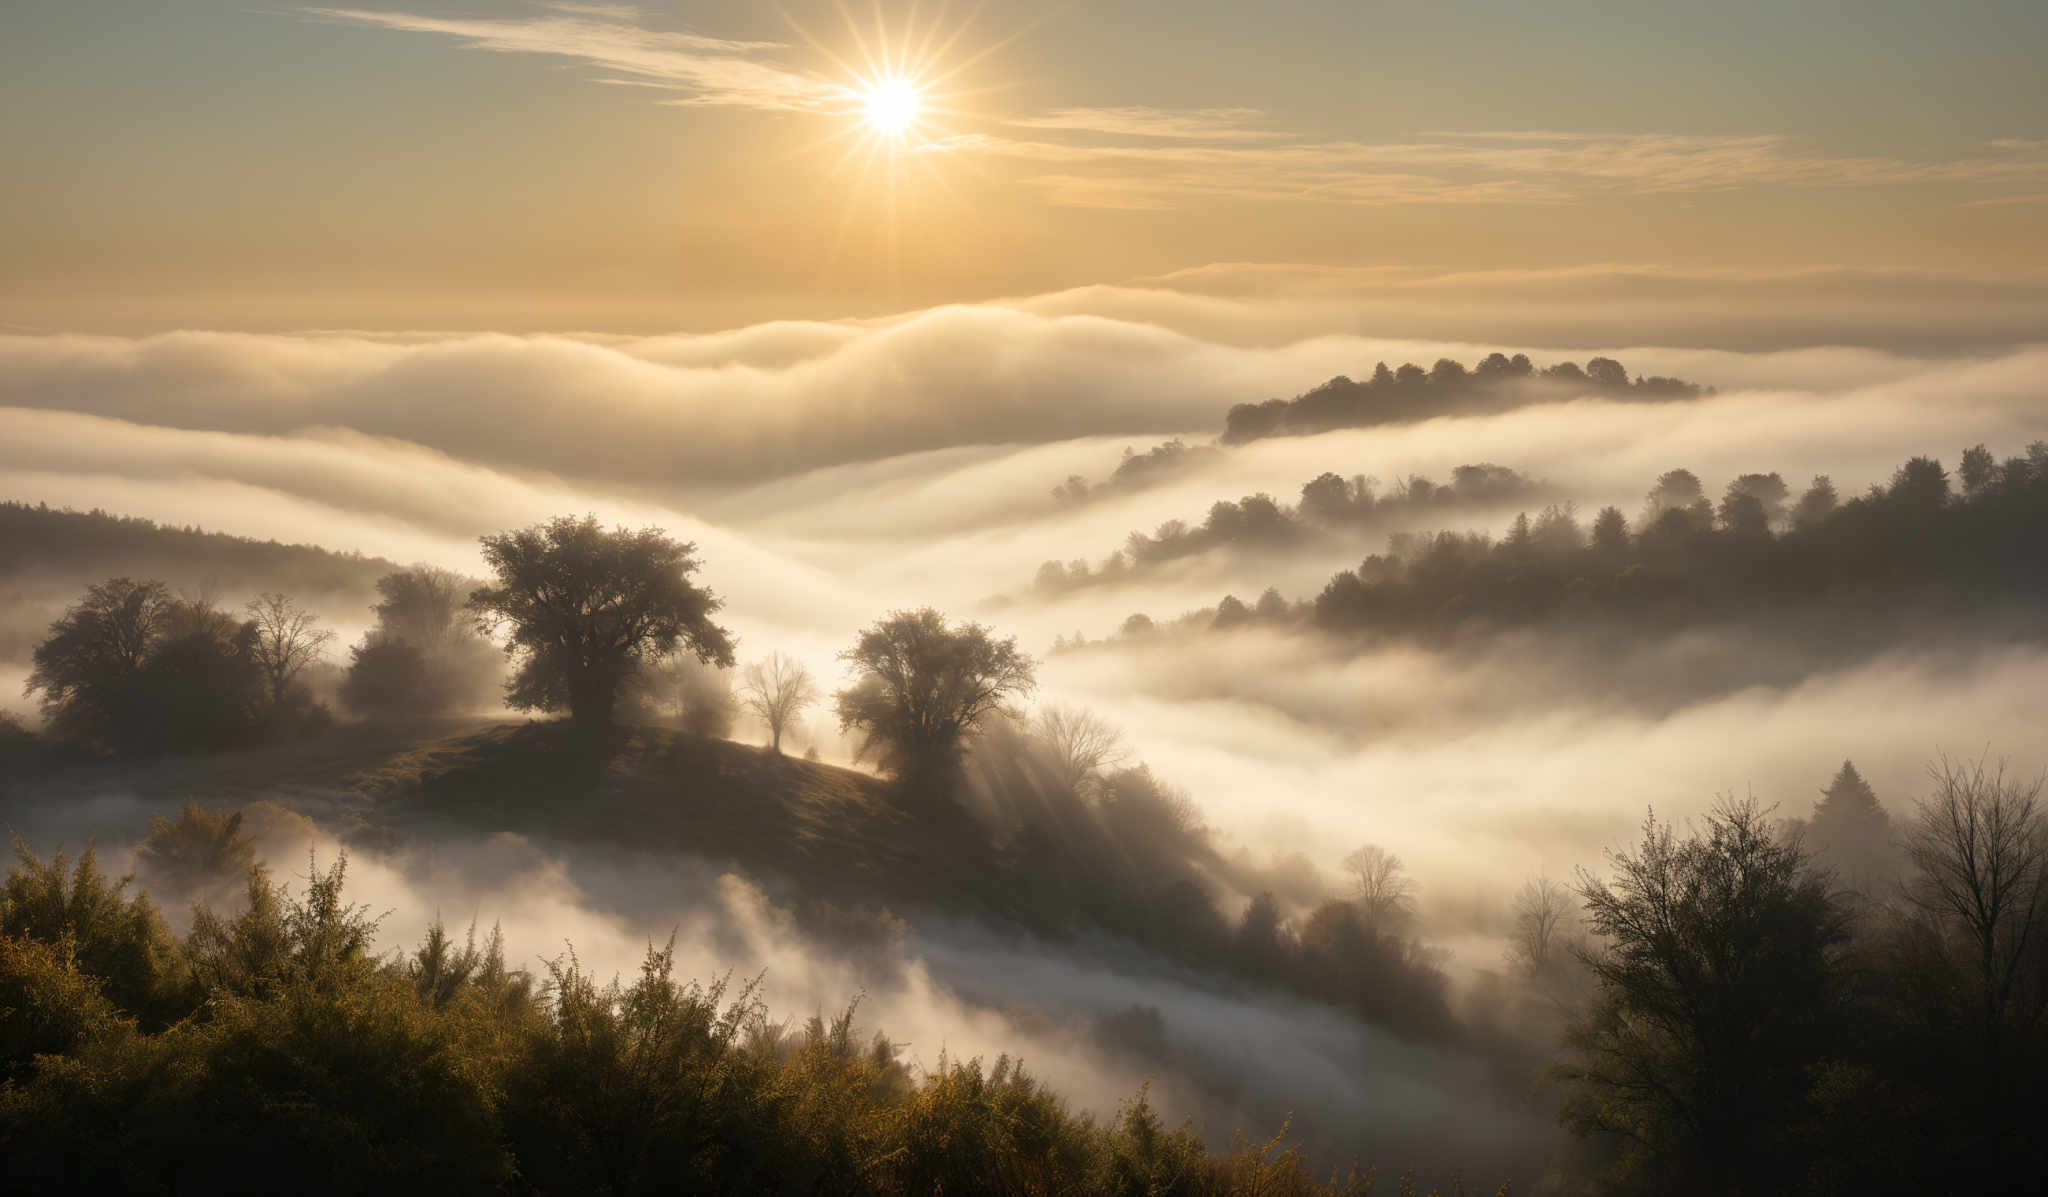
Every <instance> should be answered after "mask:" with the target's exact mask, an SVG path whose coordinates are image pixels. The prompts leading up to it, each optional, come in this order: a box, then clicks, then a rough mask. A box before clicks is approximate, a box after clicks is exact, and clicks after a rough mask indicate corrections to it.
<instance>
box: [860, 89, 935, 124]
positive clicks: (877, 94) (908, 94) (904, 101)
mask: <svg viewBox="0 0 2048 1197" xmlns="http://www.w3.org/2000/svg"><path fill="white" fill-rule="evenodd" d="M920 107H921V105H920V104H919V103H918V96H917V85H916V84H914V83H912V82H911V81H910V80H908V79H882V80H879V81H877V82H876V83H874V84H872V85H870V86H869V87H868V90H867V95H866V97H865V104H864V110H865V116H866V119H867V123H868V126H869V127H870V128H872V129H874V130H875V131H876V132H879V133H884V134H887V135H888V136H890V137H901V136H903V134H904V133H905V132H907V131H908V130H909V128H910V125H911V122H912V121H915V120H916V119H917V113H918V109H919V108H920Z"/></svg>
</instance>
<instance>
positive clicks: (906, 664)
mask: <svg viewBox="0 0 2048 1197" xmlns="http://www.w3.org/2000/svg"><path fill="white" fill-rule="evenodd" d="M839 656H840V659H841V660H843V661H845V662H847V663H848V664H849V665H850V666H852V668H853V672H854V682H853V684H852V685H851V686H848V687H847V688H846V689H844V690H841V691H839V693H838V695H837V696H836V697H837V700H838V710H839V726H840V730H842V731H853V730H858V731H859V732H860V733H861V734H862V736H863V740H862V743H861V753H862V755H864V756H867V755H872V756H874V757H876V758H877V759H879V760H880V761H881V763H882V764H883V765H884V766H885V767H887V768H888V769H890V770H891V771H892V772H894V773H895V774H896V775H897V776H899V777H902V778H906V779H918V780H927V781H937V780H939V779H941V778H942V777H944V775H946V774H947V773H949V772H950V771H951V770H952V769H953V768H955V767H956V766H957V765H958V764H959V760H960V754H961V752H962V750H963V749H964V748H965V747H966V744H967V741H968V740H969V739H970V738H972V737H973V735H974V733H975V732H976V731H977V730H979V729H980V727H981V725H982V723H983V722H984V721H985V720H987V719H988V718H989V716H991V715H994V714H995V713H996V712H998V711H1001V710H1003V709H1004V708H1005V706H1006V705H1007V704H1008V703H1009V700H1010V699H1011V698H1013V697H1016V696H1020V695H1024V694H1028V693H1030V692H1031V690H1032V688H1033V687H1034V686H1035V685H1036V682H1035V680H1034V678H1033V669H1032V663H1031V658H1030V657H1028V656H1025V655H1024V654H1023V653H1021V652H1019V651H1017V640H1016V637H1014V636H1012V637H1007V638H1004V639H1000V640H999V639H997V638H996V637H995V636H993V635H991V634H990V633H989V630H988V629H987V628H985V627H983V626H982V625H980V624H978V623H963V624H961V625H960V626H958V627H957V628H956V627H949V626H948V625H947V623H946V618H945V616H943V615H941V614H939V613H938V612H937V611H934V610H933V609H931V608H930V607H926V608H923V609H922V610H918V611H898V612H895V613H894V614H892V615H890V616H889V617H888V618H887V619H884V620H881V621H880V622H878V623H876V624H875V625H874V626H872V627H870V628H868V629H867V630H866V631H864V632H862V633H861V635H860V640H859V642H858V643H856V644H855V645H854V646H853V647H852V648H850V649H848V650H846V651H845V652H843V653H841V654H839Z"/></svg>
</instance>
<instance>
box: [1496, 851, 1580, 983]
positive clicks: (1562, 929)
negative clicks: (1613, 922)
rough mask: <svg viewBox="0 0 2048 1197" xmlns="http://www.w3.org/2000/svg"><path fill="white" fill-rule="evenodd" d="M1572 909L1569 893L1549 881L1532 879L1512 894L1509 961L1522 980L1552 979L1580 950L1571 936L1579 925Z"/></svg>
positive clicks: (1546, 878) (1576, 915)
mask: <svg viewBox="0 0 2048 1197" xmlns="http://www.w3.org/2000/svg"><path fill="white" fill-rule="evenodd" d="M1573 905H1574V904H1573V901H1572V893H1571V891H1570V890H1569V889H1567V888H1565V887H1564V885H1562V884H1560V883H1559V882H1556V881H1553V880H1551V879H1550V878H1548V877H1535V878H1531V879H1530V880H1529V881H1527V882H1525V883H1523V885H1522V888H1521V889H1519V890H1517V891H1516V892H1515V897H1514V903H1513V905H1512V907H1511V908H1510V910H1511V913H1512V914H1513V916H1514V930H1513V932H1512V933H1511V935H1510V936H1509V939H1508V960H1509V962H1510V963H1512V964H1513V965H1514V966H1515V968H1516V970H1517V971H1519V972H1520V973H1521V974H1522V975H1523V976H1525V977H1528V978H1529V979H1531V980H1535V981H1541V980H1543V979H1545V978H1548V977H1550V976H1552V975H1553V974H1555V973H1556V972H1557V971H1558V969H1559V968H1561V967H1562V966H1563V965H1564V964H1565V962H1566V961H1567V960H1569V959H1570V958H1571V952H1572V950H1573V949H1574V948H1577V947H1581V946H1582V945H1581V944H1580V943H1579V941H1578V939H1577V937H1576V936H1574V935H1573V934H1572V931H1573V928H1574V926H1575V925H1576V923H1577V922H1578V913H1577V911H1575V910H1574V909H1573Z"/></svg>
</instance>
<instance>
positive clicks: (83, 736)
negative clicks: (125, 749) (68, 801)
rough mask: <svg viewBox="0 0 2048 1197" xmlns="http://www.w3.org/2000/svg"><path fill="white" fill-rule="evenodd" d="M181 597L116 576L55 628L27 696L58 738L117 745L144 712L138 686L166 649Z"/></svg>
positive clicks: (39, 649)
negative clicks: (36, 701)
mask: <svg viewBox="0 0 2048 1197" xmlns="http://www.w3.org/2000/svg"><path fill="white" fill-rule="evenodd" d="M175 603H176V600H175V599H173V598H172V597H171V595H170V592H169V591H168V590H167V589H166V588H165V586H164V584H163V583H161V582H137V581H134V580H133V579H130V578H112V579H109V580H108V581H106V582H102V583H100V584H98V585H95V586H91V587H88V588H87V589H86V592H85V597H84V598H82V599H80V600H79V601H78V603H77V604H75V605H74V606H72V607H71V608H70V609H69V610H67V611H66V612H64V615H63V617H62V618H60V619H58V620H57V622H55V623H53V624H51V625H50V634H49V637H48V638H47V639H45V640H44V641H43V642H42V643H41V644H39V645H37V646H36V650H35V657H34V661H33V665H34V667H33V669H32V670H31V671H30V673H29V675H28V685H27V687H26V692H27V693H29V694H37V693H40V694H41V695H42V704H43V718H44V719H45V720H47V721H48V723H49V728H50V732H51V734H52V735H54V736H56V737H58V738H59V739H66V740H74V741H80V742H86V743H94V744H100V745H104V746H107V747H117V746H118V745H119V744H120V742H122V741H123V740H125V739H126V738H127V736H128V735H129V732H130V729H131V725H132V724H133V723H134V721H135V720H136V718H137V717H138V715H139V712H138V711H137V710H136V709H135V700H136V698H137V694H136V692H135V685H134V683H135V681H136V679H137V676H138V675H139V674H140V673H141V671H142V669H143V667H144V666H145V665H147V664H148V663H149V659H150V657H151V656H152V655H153V654H154V653H155V652H156V650H157V649H158V648H159V647H160V646H161V644H162V641H163V638H164V632H165V628H166V626H167V624H168V622H169V615H170V610H171V608H172V607H173V606H174V605H175Z"/></svg>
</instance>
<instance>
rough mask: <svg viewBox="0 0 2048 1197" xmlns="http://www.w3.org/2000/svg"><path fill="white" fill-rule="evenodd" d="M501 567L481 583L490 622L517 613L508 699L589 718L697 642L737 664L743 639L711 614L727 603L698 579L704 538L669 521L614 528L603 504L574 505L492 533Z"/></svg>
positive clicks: (481, 609)
mask: <svg viewBox="0 0 2048 1197" xmlns="http://www.w3.org/2000/svg"><path fill="white" fill-rule="evenodd" d="M482 543H483V552H484V560H485V562H486V563H488V564H489V566H490V567H491V572H492V573H493V574H495V575H496V580H495V581H494V582H492V583H491V584H489V585H485V586H481V587H478V588H477V589H476V590H475V591H473V592H472V593H471V594H470V604H471V606H473V607H474V608H475V609H476V610H477V612H478V613H479V620H480V622H481V623H482V625H484V626H486V627H490V626H494V625H496V624H498V623H500V622H503V623H507V624H510V625H511V636H510V638H509V639H508V641H507V642H506V645H505V651H506V653H507V654H509V655H511V656H512V657H513V658H514V659H515V660H517V661H518V669H517V672H516V673H515V674H514V675H513V678H512V682H511V684H510V685H509V687H508V690H507V695H506V701H507V702H508V703H509V704H510V705H512V706H514V707H517V708H520V709H522V710H548V711H552V710H561V709H563V708H565V707H566V708H567V709H568V711H569V715H570V717H571V718H572V719H574V720H575V721H576V722H577V723H579V724H583V725H586V726H603V725H608V724H610V723H611V721H612V712H613V708H614V707H615V705H616V704H617V701H618V694H619V686H620V684H621V683H623V682H624V681H625V680H626V678H627V677H629V676H630V675H632V674H633V673H634V672H635V671H636V670H638V669H639V667H640V665H641V663H642V662H643V661H651V660H655V659H657V658H660V657H662V656H665V655H667V654H669V653H672V652H674V651H676V649H677V647H678V646H679V645H686V646H688V648H689V649H690V651H692V652H694V653H695V654H696V655H697V657H698V659H699V660H701V661H703V662H705V663H706V664H715V665H718V666H721V667H729V666H731V665H732V639H731V638H730V637H729V636H728V635H727V634H726V631H725V629H724V628H722V627H719V626H718V625H717V624H715V623H713V622H711V616H712V615H713V613H715V612H716V611H717V610H718V609H719V607H720V606H722V605H723V604H721V603H720V602H719V600H718V599H717V598H716V597H714V596H713V595H712V594H711V592H710V591H708V590H705V589H702V588H701V587H698V586H694V585H692V584H691V583H690V580H689V575H690V574H691V573H693V572H695V570H696V568H697V558H696V557H695V555H694V554H695V551H696V546H695V545H693V544H690V543H688V542H685V541H678V540H675V539H673V538H672V537H670V536H669V535H668V534H667V533H666V532H664V531H662V530H661V529H659V528H643V529H640V530H639V531H637V532H636V531H631V530H628V529H626V528H619V529H616V530H614V531H611V532H607V531H605V530H604V529H603V528H600V527H599V526H598V523H597V520H596V518H595V517H592V516H585V517H584V518H582V519H580V520H579V519H576V518H574V517H573V516H562V517H559V518H557V519H554V520H550V521H549V522H547V523H545V524H535V525H533V526H532V527H530V528H521V529H518V530H516V531H512V532H501V533H499V534H497V535H495V536H486V537H484V538H483V542H482Z"/></svg>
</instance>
